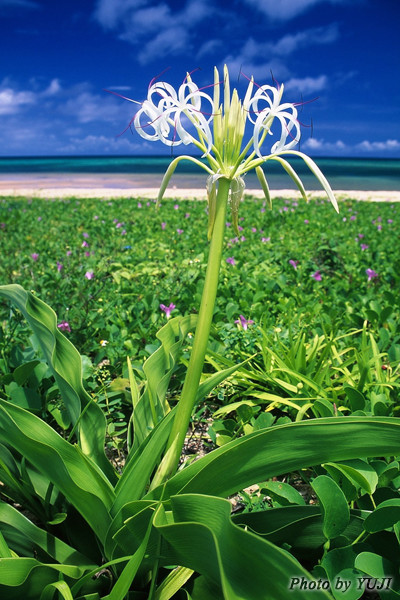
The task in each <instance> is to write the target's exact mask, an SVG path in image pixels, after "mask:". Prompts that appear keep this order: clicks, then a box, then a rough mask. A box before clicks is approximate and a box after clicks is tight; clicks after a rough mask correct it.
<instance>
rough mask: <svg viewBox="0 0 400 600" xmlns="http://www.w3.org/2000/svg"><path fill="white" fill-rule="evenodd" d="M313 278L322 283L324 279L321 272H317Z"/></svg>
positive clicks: (313, 274)
mask: <svg viewBox="0 0 400 600" xmlns="http://www.w3.org/2000/svg"><path fill="white" fill-rule="evenodd" d="M311 277H312V278H313V279H314V280H315V281H321V279H322V275H321V272H320V271H315V273H312V274H311Z"/></svg>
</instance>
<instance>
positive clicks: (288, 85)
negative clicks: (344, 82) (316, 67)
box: [285, 75, 328, 94]
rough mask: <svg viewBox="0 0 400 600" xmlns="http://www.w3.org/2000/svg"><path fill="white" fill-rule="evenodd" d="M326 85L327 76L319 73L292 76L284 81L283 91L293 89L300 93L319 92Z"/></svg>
mask: <svg viewBox="0 0 400 600" xmlns="http://www.w3.org/2000/svg"><path fill="white" fill-rule="evenodd" d="M327 87H328V77H327V76H326V75H319V76H318V77H303V78H297V77H292V78H291V79H289V80H288V81H286V82H285V91H292V90H295V91H296V92H301V93H302V94H313V93H315V92H321V91H322V90H324V89H326V88H327Z"/></svg>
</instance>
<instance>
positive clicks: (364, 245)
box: [361, 244, 369, 250]
mask: <svg viewBox="0 0 400 600" xmlns="http://www.w3.org/2000/svg"><path fill="white" fill-rule="evenodd" d="M367 248H369V246H368V244H361V250H367Z"/></svg>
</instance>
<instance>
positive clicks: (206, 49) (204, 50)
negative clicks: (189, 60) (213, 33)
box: [196, 40, 224, 59]
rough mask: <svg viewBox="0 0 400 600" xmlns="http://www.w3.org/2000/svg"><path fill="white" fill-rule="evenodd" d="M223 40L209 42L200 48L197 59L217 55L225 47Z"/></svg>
mask: <svg viewBox="0 0 400 600" xmlns="http://www.w3.org/2000/svg"><path fill="white" fill-rule="evenodd" d="M223 45H224V44H223V42H222V40H207V41H206V42H204V44H202V45H201V46H200V49H199V51H198V52H197V55H196V57H197V58H198V59H199V58H203V57H204V56H210V55H211V54H215V53H216V52H218V51H219V50H220V48H222V47H223Z"/></svg>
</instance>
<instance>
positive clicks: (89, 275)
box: [85, 271, 94, 279]
mask: <svg viewBox="0 0 400 600" xmlns="http://www.w3.org/2000/svg"><path fill="white" fill-rule="evenodd" d="M85 277H86V279H93V277H94V273H93V271H86V273H85Z"/></svg>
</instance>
